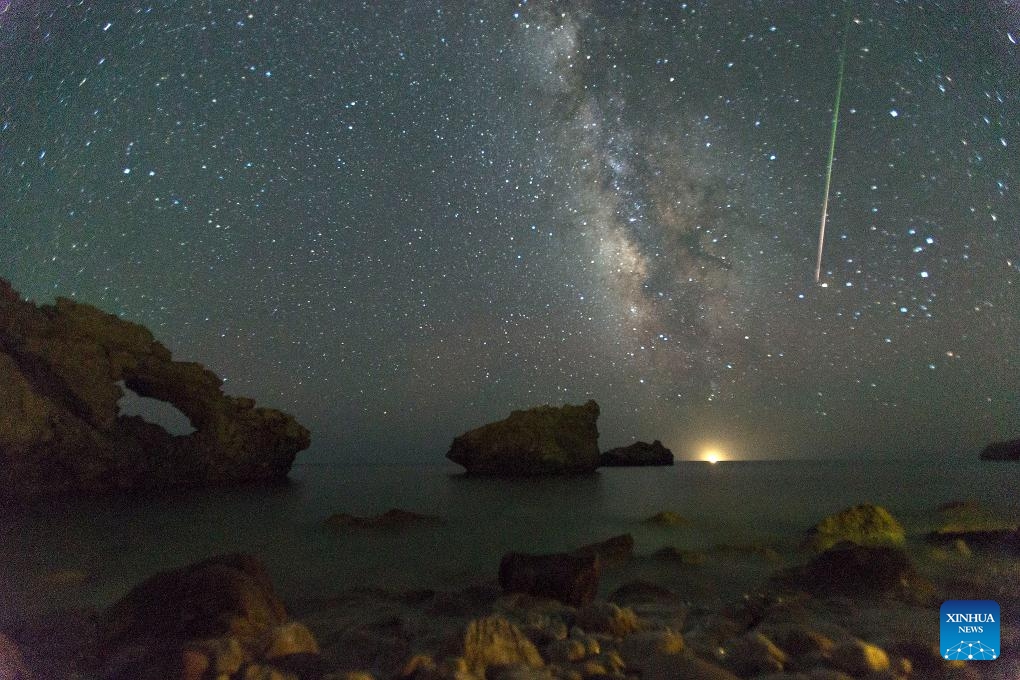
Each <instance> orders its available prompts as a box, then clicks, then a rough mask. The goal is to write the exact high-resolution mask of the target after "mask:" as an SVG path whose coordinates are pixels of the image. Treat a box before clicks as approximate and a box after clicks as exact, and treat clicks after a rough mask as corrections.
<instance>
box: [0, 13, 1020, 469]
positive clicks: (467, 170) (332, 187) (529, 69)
mask: <svg viewBox="0 0 1020 680" xmlns="http://www.w3.org/2000/svg"><path fill="white" fill-rule="evenodd" d="M845 27H848V28H847V30H848V31H849V33H848V35H847V56H846V76H845V77H846V80H845V85H844V89H843V99H842V106H841V114H840V115H841V118H840V123H839V129H838V138H837V143H836V154H835V162H834V164H833V176H832V191H831V199H830V204H829V212H830V215H829V221H828V236H827V240H826V243H825V253H824V254H825V258H824V263H823V271H822V282H823V283H824V284H825V285H824V286H822V285H816V284H815V283H814V280H813V270H814V257H815V248H816V243H817V236H818V227H819V220H820V215H821V204H822V198H823V185H824V175H825V168H826V159H827V154H828V146H829V130H830V125H831V118H832V107H833V100H834V96H835V90H836V77H837V71H838V64H839V53H840V45H841V35H842V33H843V31H844V28H845ZM1018 43H1020V3H1018V2H1017V1H1016V0H1008V1H1003V0H973V1H968V2H963V1H961V2H894V1H892V0H877V1H873V2H854V3H846V4H844V3H841V2H810V3H808V2H781V1H766V2H735V1H734V2H721V1H720V2H688V3H680V2H630V1H628V2H608V1H606V2H594V1H593V2H547V1H531V2H521V3H520V4H517V3H513V2H487V3H479V4H472V5H470V6H469V5H468V3H460V2H429V1H425V0H416V1H414V2H407V3H397V2H369V3H355V2H348V1H346V0H328V1H327V0H315V1H311V0H296V1H294V2H258V1H252V2H249V3H247V4H243V3H235V2H227V1H224V2H184V1H181V2H178V1H174V0H162V1H159V0H152V1H151V2H143V3H139V2H135V1H134V0H131V1H122V0H117V1H115V2H114V1H111V2H90V1H88V0H76V1H74V2H67V1H66V0H62V1H60V2H56V1H49V0H0V180H2V181H0V253H2V258H0V276H4V277H6V278H9V279H11V280H12V282H13V284H14V286H15V288H17V289H19V290H20V291H21V292H22V293H23V294H24V295H26V296H28V297H30V298H33V299H35V300H37V301H51V300H52V299H53V298H54V297H55V296H58V295H63V296H68V297H72V298H74V299H77V300H80V301H84V302H89V303H92V304H95V305H97V306H99V307H101V308H103V309H106V310H108V311H111V312H114V313H116V314H119V315H121V316H122V317H123V318H126V319H130V320H133V321H137V322H140V323H143V324H145V325H146V326H148V327H150V328H151V329H152V330H153V332H154V333H155V335H156V336H157V338H159V339H160V340H162V341H163V342H164V343H165V344H167V346H169V347H170V348H171V349H172V350H173V351H174V352H175V355H176V356H177V358H181V359H189V360H197V361H201V362H202V363H204V364H205V365H206V366H208V367H209V368H211V369H213V370H214V371H216V372H217V373H218V374H220V375H221V376H223V377H225V378H226V379H227V383H226V389H227V390H228V391H229V392H231V393H235V394H244V395H249V396H252V397H254V398H255V399H257V400H259V401H260V402H262V403H264V404H266V405H271V406H275V407H278V408H282V409H285V410H287V411H290V412H292V413H294V414H295V415H297V416H298V418H299V419H300V420H301V421H302V422H304V423H305V424H306V425H307V426H309V427H310V428H311V429H312V431H313V438H314V439H315V442H316V444H315V445H314V448H313V451H311V452H310V453H308V454H305V455H304V457H303V460H305V461H307V462H316V461H318V462H325V461H341V462H346V461H380V462H390V461H424V460H436V461H439V460H441V459H442V456H443V454H444V453H445V451H446V448H447V446H448V445H449V442H450V440H451V439H452V437H453V436H455V435H457V434H459V433H460V432H461V431H463V430H465V429H468V428H470V427H474V426H476V425H479V424H481V423H483V422H486V421H488V420H493V419H497V418H502V417H504V416H505V415H506V414H507V413H508V412H509V411H510V410H511V409H513V408H521V407H526V406H531V405H535V404H540V403H556V404H558V403H563V402H574V403H578V402H583V401H585V400H587V399H589V398H594V399H596V400H597V401H598V402H599V403H600V404H601V406H602V417H601V419H600V422H599V425H600V431H601V433H602V437H601V440H600V442H601V444H602V445H603V446H604V447H605V446H610V445H619V444H624V443H628V442H629V441H632V440H633V439H634V438H639V439H646V440H651V439H653V438H658V439H661V440H662V441H663V442H664V443H665V444H666V445H667V446H670V447H672V448H673V450H674V451H675V452H676V454H677V455H678V457H681V458H685V457H695V458H696V457H699V456H701V455H702V454H703V452H704V448H705V447H706V446H709V445H714V446H719V447H721V448H722V449H723V450H724V451H725V452H726V453H727V454H728V455H729V456H731V457H746V458H775V457H846V456H852V455H877V456H886V457H896V456H903V457H928V456H958V457H965V458H973V457H976V455H977V453H978V451H979V449H980V447H981V446H983V445H984V444H985V443H987V442H988V441H989V440H991V439H996V438H1005V437H1018V436H1020V402H1018V392H1020V44H1018Z"/></svg>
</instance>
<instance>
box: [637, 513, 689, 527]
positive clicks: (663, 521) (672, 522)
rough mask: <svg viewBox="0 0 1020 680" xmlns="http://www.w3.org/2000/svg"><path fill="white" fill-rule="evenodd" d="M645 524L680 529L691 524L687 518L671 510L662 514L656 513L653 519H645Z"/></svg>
mask: <svg viewBox="0 0 1020 680" xmlns="http://www.w3.org/2000/svg"><path fill="white" fill-rule="evenodd" d="M644 523H645V524H651V525H652V526H657V527H680V526H687V525H688V524H690V522H688V521H687V519H686V518H684V517H682V516H681V515H678V514H677V513H675V512H671V511H669V510H663V511H662V512H657V513H655V514H654V515H652V516H651V517H648V518H647V519H645V520H644Z"/></svg>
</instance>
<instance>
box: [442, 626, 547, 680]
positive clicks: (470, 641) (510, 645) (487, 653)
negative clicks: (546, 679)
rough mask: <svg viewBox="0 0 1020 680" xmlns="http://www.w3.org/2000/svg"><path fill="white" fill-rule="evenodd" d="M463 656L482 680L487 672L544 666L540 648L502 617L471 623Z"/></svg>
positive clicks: (462, 638)
mask: <svg viewBox="0 0 1020 680" xmlns="http://www.w3.org/2000/svg"><path fill="white" fill-rule="evenodd" d="M460 652H461V653H460V656H462V657H463V658H464V661H465V662H466V663H467V666H468V668H469V669H470V670H471V671H472V672H474V673H475V674H476V675H478V676H479V677H486V669H490V668H498V667H501V666H511V665H514V664H523V665H525V666H529V667H531V668H540V667H542V666H543V665H544V663H543V661H542V656H541V655H540V654H539V653H538V649H536V648H535V645H534V644H532V642H531V640H529V639H528V638H527V636H525V635H524V633H522V632H521V631H520V629H519V628H517V626H515V625H514V624H512V623H510V622H509V621H507V620H506V619H504V618H503V617H501V616H487V617H485V618H481V619H474V620H472V621H470V622H468V624H467V626H466V627H465V628H464V633H463V635H462V637H461V650H460Z"/></svg>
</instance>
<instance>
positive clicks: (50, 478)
mask: <svg viewBox="0 0 1020 680" xmlns="http://www.w3.org/2000/svg"><path fill="white" fill-rule="evenodd" d="M120 381H123V383H124V384H125V385H126V386H127V387H128V388H130V389H131V390H133V391H134V392H136V393H137V394H139V395H141V396H143V397H151V398H153V399H159V400H162V401H166V402H169V403H170V404H172V405H173V406H175V407H176V408H177V409H179V410H180V411H181V412H182V413H183V414H184V415H185V416H187V417H188V419H189V420H190V421H191V424H192V426H193V427H194V428H195V431H194V432H192V433H191V434H188V435H182V436H173V435H171V434H169V433H168V432H167V431H166V430H165V429H163V428H162V427H160V426H159V425H154V424H152V423H148V422H146V421H144V420H143V419H141V418H139V417H137V416H122V415H119V407H118V403H117V402H118V400H119V399H120V398H121V397H122V396H124V390H123V389H122V388H121V387H120V386H119V384H118V383H119V382H120ZM0 384H2V385H3V389H2V390H0V501H7V502H10V501H23V500H28V499H33V498H37V497H44V496H58V495H63V494H67V493H103V492H109V491H115V490H124V489H142V488H144V489H152V488H166V487H172V486H178V485H182V486H194V485H204V484H230V483H239V482H256V481H266V480H274V479H281V478H283V477H285V476H286V475H287V472H288V471H289V470H290V466H291V464H292V463H293V461H294V456H295V455H296V454H297V452H298V451H301V450H302V449H305V448H307V447H308V444H309V434H308V430H306V429H305V428H303V427H302V426H301V425H299V424H298V423H297V422H296V421H295V420H294V419H293V418H292V417H291V416H289V415H287V414H285V413H282V412H280V411H276V410H274V409H268V408H259V407H256V406H255V403H254V402H253V401H252V400H250V399H245V398H240V397H231V396H227V395H225V394H224V393H223V391H222V389H221V380H220V379H219V378H218V377H217V376H216V375H215V374H213V373H212V372H210V371H208V370H206V369H205V368H203V367H202V366H201V365H200V364H196V363H188V362H181V361H174V360H172V358H171V355H170V351H169V350H168V349H167V348H166V347H164V346H163V345H161V344H160V343H159V342H157V341H156V340H155V339H154V338H153V336H152V334H151V333H150V332H149V331H148V330H146V329H145V328H144V327H143V326H140V325H138V324H135V323H131V322H129V321H124V320H122V319H120V318H118V317H116V316H114V315H112V314H106V313H105V312H102V311H100V310H98V309H96V308H95V307H92V306H90V305H86V304H80V303H77V302H73V301H71V300H67V299H64V298H57V301H56V303H55V304H54V305H42V306H36V305H34V304H32V303H30V302H26V301H23V300H21V299H20V297H19V295H18V294H17V293H16V292H15V291H14V290H13V289H12V288H11V287H10V284H9V283H7V282H6V281H4V280H2V279H0Z"/></svg>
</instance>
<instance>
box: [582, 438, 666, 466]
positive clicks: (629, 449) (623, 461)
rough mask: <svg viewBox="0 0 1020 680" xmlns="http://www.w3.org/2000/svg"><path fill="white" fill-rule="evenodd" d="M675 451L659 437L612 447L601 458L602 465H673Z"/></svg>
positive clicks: (600, 463)
mask: <svg viewBox="0 0 1020 680" xmlns="http://www.w3.org/2000/svg"><path fill="white" fill-rule="evenodd" d="M672 464H673V452H672V451H670V450H669V449H667V448H666V447H665V446H663V445H662V442H660V441H659V440H658V439H656V440H655V441H654V442H652V443H651V444H649V443H648V442H634V443H633V444H631V445H630V446H620V447H618V448H615V449H610V450H608V451H606V452H605V453H603V454H602V456H601V457H600V458H599V465H600V466H602V467H633V466H642V465H672Z"/></svg>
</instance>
